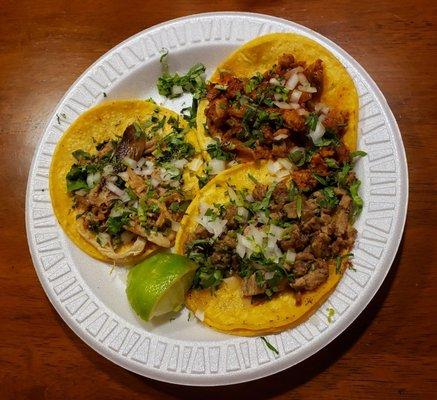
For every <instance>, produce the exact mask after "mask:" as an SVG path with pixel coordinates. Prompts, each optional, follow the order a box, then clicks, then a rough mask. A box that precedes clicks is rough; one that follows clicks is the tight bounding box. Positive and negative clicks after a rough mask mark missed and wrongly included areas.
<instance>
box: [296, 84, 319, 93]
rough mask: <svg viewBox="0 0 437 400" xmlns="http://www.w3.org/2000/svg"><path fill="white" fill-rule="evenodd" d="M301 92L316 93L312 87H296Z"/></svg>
mask: <svg viewBox="0 0 437 400" xmlns="http://www.w3.org/2000/svg"><path fill="white" fill-rule="evenodd" d="M297 88H298V89H299V90H300V91H301V92H307V93H316V92H317V89H316V88H315V87H313V86H303V85H299V86H298V87H297Z"/></svg>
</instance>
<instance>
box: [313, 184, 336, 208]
mask: <svg viewBox="0 0 437 400" xmlns="http://www.w3.org/2000/svg"><path fill="white" fill-rule="evenodd" d="M322 194H323V196H324V197H323V198H322V199H321V200H319V202H318V203H319V205H320V207H324V208H334V207H335V206H336V205H337V204H338V198H337V196H336V195H335V193H334V189H333V188H332V187H325V188H323V189H322Z"/></svg>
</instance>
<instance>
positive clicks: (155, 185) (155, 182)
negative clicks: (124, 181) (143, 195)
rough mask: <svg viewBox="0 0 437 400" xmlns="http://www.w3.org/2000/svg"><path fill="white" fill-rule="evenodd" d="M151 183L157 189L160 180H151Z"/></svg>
mask: <svg viewBox="0 0 437 400" xmlns="http://www.w3.org/2000/svg"><path fill="white" fill-rule="evenodd" d="M150 183H151V184H152V186H153V187H157V186H158V185H159V180H158V179H156V178H151V179H150Z"/></svg>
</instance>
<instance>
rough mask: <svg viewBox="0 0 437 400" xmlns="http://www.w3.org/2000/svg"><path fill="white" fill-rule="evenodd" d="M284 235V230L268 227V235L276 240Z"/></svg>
mask: <svg viewBox="0 0 437 400" xmlns="http://www.w3.org/2000/svg"><path fill="white" fill-rule="evenodd" d="M283 233H284V228H281V227H280V226H276V225H270V230H269V234H270V235H271V236H273V237H274V238H275V239H276V240H279V239H281V237H282V234H283Z"/></svg>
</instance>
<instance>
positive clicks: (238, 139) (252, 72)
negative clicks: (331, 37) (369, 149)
mask: <svg viewBox="0 0 437 400" xmlns="http://www.w3.org/2000/svg"><path fill="white" fill-rule="evenodd" d="M357 118H358V95H357V92H356V89H355V85H354V83H353V81H352V78H351V76H350V75H349V73H348V72H347V70H346V69H345V67H344V66H343V65H342V64H341V63H340V61H339V60H337V58H336V57H335V56H334V55H333V54H332V53H330V52H329V51H328V50H327V49H326V48H324V47H323V46H321V45H320V44H319V43H317V42H315V41H313V40H311V39H308V38H306V37H304V36H301V35H298V34H295V33H273V34H269V35H265V36H261V37H258V38H256V39H254V40H252V41H250V42H248V43H246V44H245V45H243V46H242V47H240V48H238V49H237V50H236V51H235V52H234V53H232V54H231V55H230V56H229V57H228V58H227V59H225V60H224V61H223V62H222V63H221V64H220V65H219V66H218V68H217V69H216V70H215V72H214V73H213V74H212V76H211V79H210V82H209V84H208V86H207V94H206V99H204V100H202V101H201V103H200V105H199V108H198V114H197V135H198V140H199V144H200V146H201V148H202V149H203V151H204V156H205V158H206V159H207V160H209V164H210V170H211V174H212V175H214V174H216V173H218V172H220V171H222V170H224V169H225V168H227V167H228V166H229V165H232V164H234V163H237V162H238V163H240V162H246V161H253V160H257V159H272V158H273V159H276V158H284V157H285V158H286V157H287V156H288V155H289V154H290V152H291V151H292V150H293V149H295V148H296V147H307V146H308V145H313V144H320V143H323V141H327V140H336V141H341V142H342V143H343V144H344V145H345V146H347V147H348V148H349V149H353V148H355V146H356V138H357Z"/></svg>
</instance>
